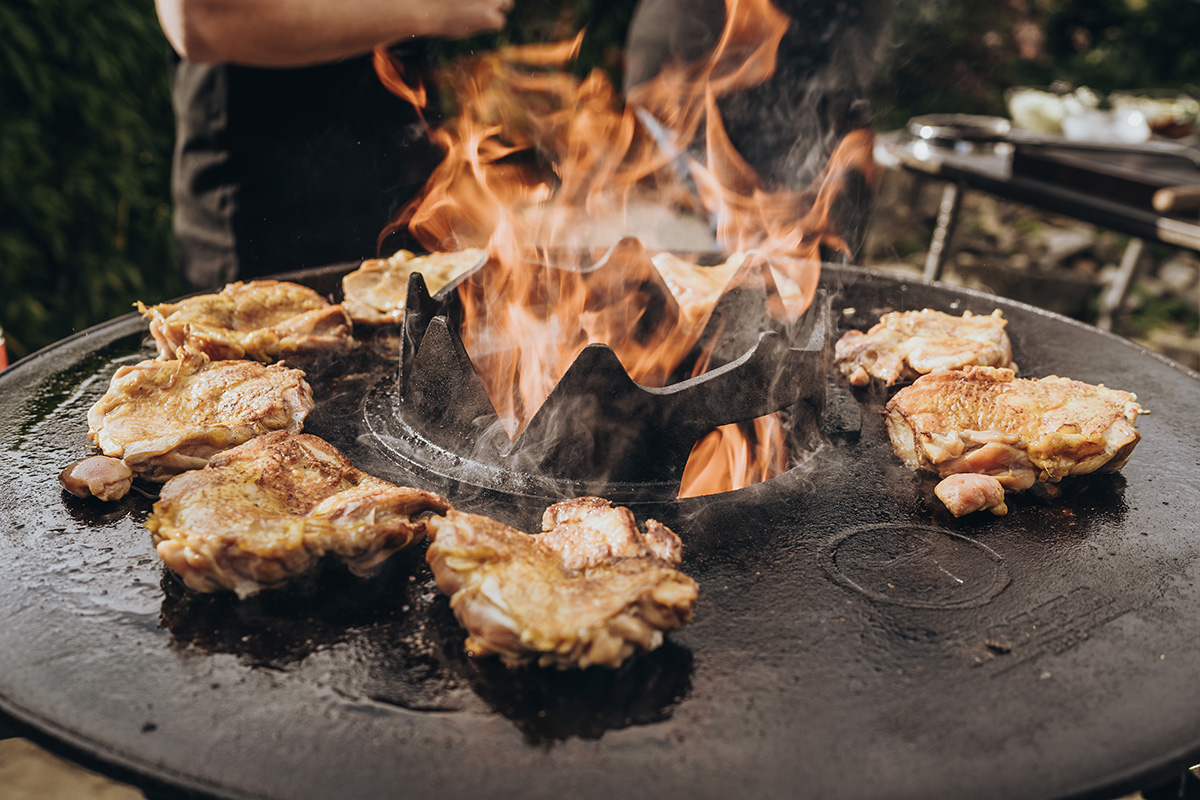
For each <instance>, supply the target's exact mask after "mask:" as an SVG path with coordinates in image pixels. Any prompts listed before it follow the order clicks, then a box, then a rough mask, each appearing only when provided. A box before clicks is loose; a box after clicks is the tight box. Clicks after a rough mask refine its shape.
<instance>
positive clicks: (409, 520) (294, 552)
mask: <svg viewBox="0 0 1200 800" xmlns="http://www.w3.org/2000/svg"><path fill="white" fill-rule="evenodd" d="M449 508H450V503H449V502H448V501H447V500H446V499H445V498H444V497H441V496H439V495H436V494H433V493H432V492H425V491H421V490H420V489H409V488H404V487H400V486H395V485H393V484H391V483H388V482H387V481H385V480H382V479H380V478H376V477H373V476H371V475H368V474H366V473H365V472H362V471H360V470H358V469H355V467H354V466H353V465H351V463H350V461H349V460H348V459H347V458H346V456H345V455H343V454H342V453H341V452H340V451H338V450H337V449H336V448H335V447H334V446H333V445H331V444H329V443H328V442H326V441H325V440H324V439H320V438H318V437H316V436H312V435H310V434H300V435H295V436H293V435H291V434H288V433H284V432H282V431H280V432H277V433H272V434H268V435H266V436H262V437H259V438H257V439H254V440H252V441H249V442H247V443H246V444H244V445H241V446H240V447H235V448H233V449H232V450H226V451H225V452H223V453H219V454H218V455H216V456H214V457H213V458H212V460H211V461H210V462H209V464H208V466H207V467H205V468H204V469H200V470H195V471H193V472H187V473H184V474H183V475H179V476H178V477H175V478H173V479H171V480H170V481H168V482H167V483H166V484H165V485H164V486H163V488H162V492H161V494H160V495H159V499H158V502H156V503H155V504H154V509H153V511H152V512H151V513H150V516H149V517H148V518H147V520H146V527H147V528H148V529H149V530H150V533H151V535H152V536H153V539H154V543H155V547H156V549H157V550H158V554H159V556H160V557H161V558H162V560H163V561H164V562H165V563H166V565H167V566H168V567H170V568H171V569H172V570H174V571H175V572H176V573H177V574H178V575H179V576H180V577H181V578H182V579H183V582H184V583H186V584H187V585H188V586H190V587H191V588H192V589H195V590H197V591H200V592H215V591H220V590H222V589H228V590H230V591H233V592H236V593H237V594H238V596H239V597H242V598H245V597H249V596H250V595H253V594H255V593H257V592H259V591H261V590H263V589H266V588H269V587H274V586H279V585H281V584H283V583H285V582H286V581H288V580H289V579H291V578H294V577H296V576H298V575H302V574H304V573H307V572H310V571H312V570H314V569H316V567H317V565H318V563H319V562H320V561H321V559H322V558H324V557H325V556H332V557H333V558H336V559H339V560H340V561H342V562H344V563H345V564H346V565H347V566H348V567H349V568H350V571H351V572H353V573H354V574H355V575H359V576H366V575H369V574H371V573H372V572H373V571H374V570H375V569H376V568H377V567H378V566H379V565H380V564H382V563H383V562H384V561H385V560H387V558H388V557H389V556H391V555H392V554H393V553H395V552H396V551H398V550H402V549H404V548H406V547H408V546H410V545H412V544H414V543H416V542H419V541H421V539H422V538H424V535H425V526H426V521H425V519H423V518H419V517H418V515H420V514H423V513H426V512H436V513H441V512H444V511H447V510H448V509H449Z"/></svg>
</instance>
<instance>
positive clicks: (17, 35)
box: [0, 0, 1200, 357]
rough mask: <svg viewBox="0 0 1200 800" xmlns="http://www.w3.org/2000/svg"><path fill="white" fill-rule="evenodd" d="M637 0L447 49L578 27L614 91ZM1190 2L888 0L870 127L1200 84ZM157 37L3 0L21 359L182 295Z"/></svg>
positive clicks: (5, 228) (98, 10)
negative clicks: (1058, 98) (143, 305)
mask: <svg viewBox="0 0 1200 800" xmlns="http://www.w3.org/2000/svg"><path fill="white" fill-rule="evenodd" d="M633 5H634V4H633V0H617V2H604V1H603V0H565V2H564V0H518V3H517V7H516V9H515V10H514V12H513V14H512V15H511V17H510V24H509V27H508V28H507V29H506V30H505V31H504V32H502V33H500V34H496V35H492V36H486V37H479V38H477V39H472V40H467V41H464V42H458V43H453V44H451V45H448V46H447V53H448V55H449V56H453V55H456V54H461V53H467V52H471V51H474V50H478V49H485V48H491V47H495V46H497V45H500V44H507V43H522V42H532V41H551V40H556V39H562V38H566V37H568V36H571V35H573V34H574V33H575V32H577V31H578V30H579V29H580V28H581V27H583V26H584V25H587V27H588V33H587V37H586V38H585V40H584V46H583V51H582V53H581V57H580V60H579V64H578V71H579V72H580V73H582V72H584V71H586V70H588V69H590V68H592V67H596V66H598V67H602V68H604V69H607V70H609V71H610V73H612V74H613V77H614V80H616V81H618V82H619V79H620V70H621V53H622V45H623V42H624V37H625V32H626V30H627V28H628V24H629V19H630V17H631V16H632V11H633ZM1198 38H1200V2H1197V0H1000V2H991V3H973V2H966V1H964V0H898V4H897V7H896V14H895V18H894V24H893V36H892V41H891V44H890V45H889V46H888V47H887V48H886V51H885V53H884V55H883V61H882V64H881V67H880V70H879V75H878V79H877V82H876V91H875V97H874V100H875V108H876V109H877V112H878V114H879V123H878V124H879V127H880V128H881V129H886V128H890V127H895V126H897V125H900V124H902V123H903V122H904V120H905V119H907V118H908V117H909V116H912V115H913V114H917V113H922V112H929V111H973V112H982V113H1004V105H1003V91H1004V89H1005V88H1006V87H1008V86H1011V85H1015V84H1047V83H1049V82H1051V81H1052V80H1066V81H1069V82H1072V83H1075V84H1077V85H1083V84H1086V85H1089V86H1092V87H1093V88H1095V89H1097V90H1098V91H1100V92H1107V91H1110V90H1114V89H1123V88H1139V87H1151V86H1164V87H1166V86H1171V87H1175V86H1181V85H1183V84H1186V83H1195V82H1200V43H1198ZM167 52H168V51H167V44H166V41H165V39H164V38H163V36H162V33H161V32H160V30H159V27H158V22H157V19H156V17H155V13H154V5H153V3H152V2H150V0H107V2H104V3H90V2H80V0H36V2H35V0H4V2H3V3H0V325H2V326H3V327H4V329H5V333H6V335H7V337H8V344H9V351H10V356H12V357H19V356H22V355H24V354H26V353H28V352H31V351H33V350H36V349H38V348H40V347H43V346H45V345H47V344H50V343H52V342H54V341H56V340H58V339H60V338H62V337H64V336H66V335H68V334H70V333H71V332H73V331H78V330H82V329H84V328H86V327H88V326H90V325H93V324H95V323H97V322H100V321H103V320H105V319H108V318H111V317H114V316H117V315H119V314H123V313H126V312H128V311H129V310H130V304H131V303H132V302H133V301H134V300H136V299H140V300H144V301H146V302H156V301H158V300H162V299H166V298H168V297H173V296H177V295H179V294H181V293H182V292H183V291H184V288H183V284H182V283H181V282H180V281H179V280H178V279H177V277H176V274H175V267H174V257H173V254H172V245H171V230H170V199H169V185H170V159H171V146H172V140H173V135H174V133H173V120H172V116H171V102H170V91H169V85H168V61H167Z"/></svg>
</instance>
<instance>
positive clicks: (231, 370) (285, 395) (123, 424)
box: [88, 348, 313, 482]
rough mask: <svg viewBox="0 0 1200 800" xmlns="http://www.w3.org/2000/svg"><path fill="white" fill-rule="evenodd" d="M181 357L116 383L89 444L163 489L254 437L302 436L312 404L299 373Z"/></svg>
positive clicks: (91, 414)
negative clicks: (161, 484)
mask: <svg viewBox="0 0 1200 800" xmlns="http://www.w3.org/2000/svg"><path fill="white" fill-rule="evenodd" d="M180 355H181V356H182V357H181V358H180V360H178V361H142V362H140V363H138V364H134V365H132V366H124V367H121V368H120V369H118V370H117V372H116V374H115V375H113V379H112V383H111V384H110V385H109V389H108V392H107V393H106V394H105V395H104V396H103V397H101V398H100V399H99V400H97V401H96V403H95V405H93V406H92V407H91V409H90V410H89V411H88V437H89V438H90V439H91V440H92V441H93V442H94V443H95V444H96V445H97V446H98V447H99V448H100V450H101V451H102V452H103V453H104V454H105V455H107V456H113V457H115V458H121V459H124V461H125V463H126V464H128V465H129V467H130V468H131V469H132V470H133V471H134V472H136V473H139V474H141V475H142V476H143V477H145V478H148V479H150V480H153V481H160V482H161V481H165V480H167V479H168V478H169V477H171V476H172V475H174V474H176V473H178V472H183V471H185V470H189V469H198V468H200V467H203V466H204V465H205V463H207V462H208V459H209V458H210V457H211V456H212V454H213V453H216V452H218V451H220V450H224V449H227V448H230V447H233V446H235V445H239V444H241V443H242V442H245V441H246V440H247V439H250V438H251V437H254V436H260V435H262V434H264V433H269V432H270V431H277V430H285V431H288V432H290V433H299V432H300V431H301V430H302V429H303V428H304V418H305V417H306V416H307V415H308V412H310V411H312V409H313V398H312V389H311V388H310V387H309V385H308V382H307V381H305V380H304V373H303V372H301V371H300V370H298V369H290V368H288V367H285V366H284V365H283V364H270V365H265V364H259V363H258V362H255V361H212V360H210V359H209V357H208V356H206V355H205V354H204V353H198V352H194V351H192V350H190V349H187V348H185V349H183V350H182V351H181V352H180Z"/></svg>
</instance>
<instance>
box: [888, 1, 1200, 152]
mask: <svg viewBox="0 0 1200 800" xmlns="http://www.w3.org/2000/svg"><path fill="white" fill-rule="evenodd" d="M1198 41H1200V2H1197V0H1002V2H999V3H966V2H959V1H958V0H899V3H898V5H897V7H896V14H895V19H894V22H893V28H892V36H891V41H890V43H889V45H888V47H887V49H886V52H885V54H884V58H883V62H882V68H881V70H880V73H879V77H878V80H877V82H876V86H875V90H874V92H873V95H874V105H875V108H876V110H877V112H878V115H879V127H880V128H883V129H887V128H895V127H899V126H901V125H903V124H904V122H905V120H907V119H908V118H909V117H911V116H914V115H916V114H921V113H929V112H939V111H940V112H967V113H978V114H1000V115H1004V114H1006V113H1007V112H1006V109H1005V105H1004V90H1005V89H1006V88H1008V87H1010V86H1015V85H1034V86H1046V85H1049V84H1051V83H1053V82H1055V81H1063V82H1065V83H1068V84H1073V85H1075V86H1089V87H1091V88H1092V89H1094V90H1095V91H1097V92H1098V93H1099V94H1101V95H1104V94H1107V93H1109V92H1112V91H1114V90H1118V89H1147V88H1181V87H1183V86H1185V85H1187V84H1189V83H1196V82H1200V44H1198Z"/></svg>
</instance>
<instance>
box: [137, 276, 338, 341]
mask: <svg viewBox="0 0 1200 800" xmlns="http://www.w3.org/2000/svg"><path fill="white" fill-rule="evenodd" d="M137 307H138V311H140V312H141V314H142V316H143V317H144V318H146V319H147V320H149V321H150V334H151V335H152V336H153V337H154V341H155V342H156V343H157V344H158V357H159V358H163V359H170V358H177V357H178V353H179V349H180V348H182V347H184V346H185V345H186V346H188V347H191V348H192V349H193V350H198V351H200V352H203V353H207V354H208V355H209V357H210V358H213V359H235V358H249V359H254V360H256V361H274V360H276V359H280V358H284V357H286V356H295V355H312V354H317V353H330V352H332V353H337V352H341V351H344V350H346V349H348V348H349V347H350V345H351V343H352V338H351V324H350V317H349V316H348V315H347V314H346V311H345V309H343V308H342V307H341V306H340V305H333V304H331V303H329V302H328V301H327V300H326V299H325V298H324V297H322V296H321V295H319V294H317V292H315V291H313V290H312V289H309V288H308V287H307V286H301V285H299V284H297V283H288V282H287V281H273V280H261V281H250V282H249V283H242V282H240V281H239V282H237V283H231V284H228V285H227V286H226V287H225V288H224V289H222V290H221V291H220V292H217V293H214V294H202V295H197V296H195V297H188V298H185V299H183V300H180V301H179V302H178V303H161V304H159V305H156V306H146V305H144V304H142V303H138V304H137Z"/></svg>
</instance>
